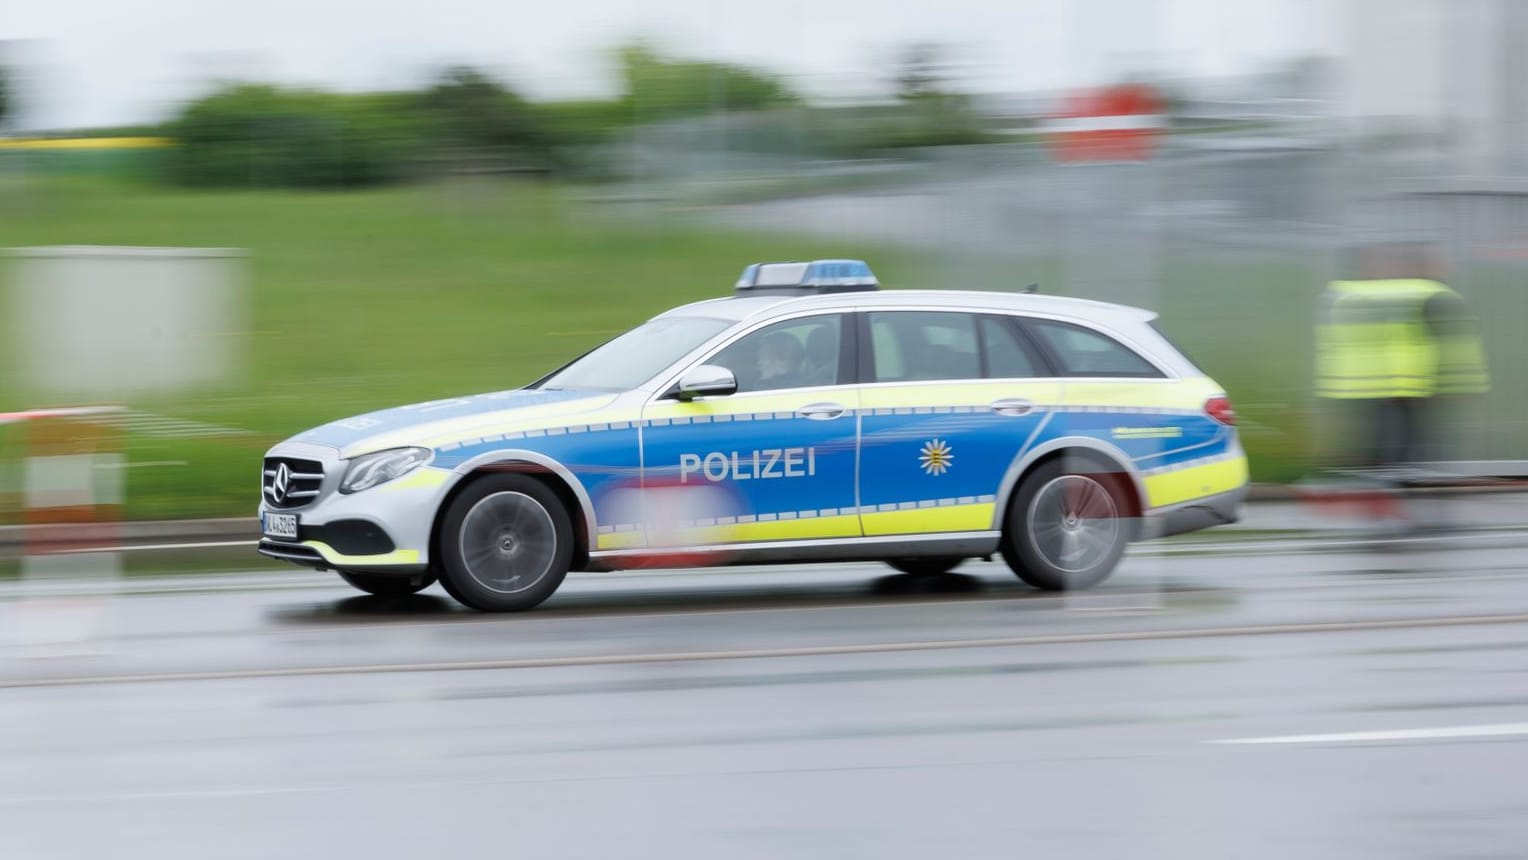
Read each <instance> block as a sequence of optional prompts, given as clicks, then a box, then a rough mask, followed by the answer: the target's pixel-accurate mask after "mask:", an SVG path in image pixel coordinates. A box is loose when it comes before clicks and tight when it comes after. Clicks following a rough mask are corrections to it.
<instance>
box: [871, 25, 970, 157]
mask: <svg viewBox="0 0 1528 860" xmlns="http://www.w3.org/2000/svg"><path fill="white" fill-rule="evenodd" d="M947 54H948V50H947V49H946V48H945V47H944V46H942V45H939V44H936V43H933V42H914V43H912V44H910V45H907V46H906V47H904V48H903V49H902V50H901V51H900V52H899V53H898V55H897V57H896V68H895V71H894V72H893V74H892V84H893V87H894V90H895V92H896V96H897V102H898V105H899V108H898V110H897V111H896V112H895V113H894V114H893V115H892V116H891V117H889V118H887V119H885V120H883V121H882V122H879V123H876V124H874V125H873V126H871V127H870V128H868V129H867V131H870V132H873V133H874V134H876V135H878V136H879V137H880V143H879V147H880V148H899V147H926V146H953V145H961V144H972V143H983V142H985V141H986V140H988V135H987V132H986V131H985V126H986V123H985V122H984V120H983V119H982V117H981V115H980V114H979V113H978V112H977V110H976V107H975V105H974V104H973V101H972V99H971V97H970V96H969V95H967V94H965V93H963V92H960V91H959V90H958V89H957V88H956V87H955V85H954V81H953V75H952V74H951V64H950V63H949V61H948V60H947V59H946V57H947Z"/></svg>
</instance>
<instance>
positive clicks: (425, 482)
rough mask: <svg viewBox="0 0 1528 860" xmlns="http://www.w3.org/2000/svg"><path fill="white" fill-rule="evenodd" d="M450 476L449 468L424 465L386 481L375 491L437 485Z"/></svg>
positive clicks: (416, 488)
mask: <svg viewBox="0 0 1528 860" xmlns="http://www.w3.org/2000/svg"><path fill="white" fill-rule="evenodd" d="M450 477H451V470H450V469H437V468H435V467H434V466H425V467H424V468H422V469H415V470H414V471H412V472H410V473H408V474H407V475H404V476H403V477H401V478H399V479H397V480H396V481H388V482H387V483H385V484H382V485H381V486H379V487H377V490H376V491H377V492H379V493H383V492H388V493H391V492H397V491H398V490H418V489H422V488H428V487H438V486H440V485H441V484H444V483H445V482H446V481H447V480H449V479H450Z"/></svg>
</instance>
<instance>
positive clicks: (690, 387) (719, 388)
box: [675, 364, 737, 400]
mask: <svg viewBox="0 0 1528 860" xmlns="http://www.w3.org/2000/svg"><path fill="white" fill-rule="evenodd" d="M736 392H737V377H736V376H734V375H732V371H730V370H728V369H727V368H725V367H718V366H717V365H714V364H702V365H700V366H699V367H696V368H692V369H691V370H690V372H689V373H686V374H685V375H684V376H682V377H680V378H679V390H678V391H677V392H676V393H675V396H677V397H678V398H679V399H680V400H694V399H695V398H697V397H726V396H727V395H729V394H734V393H736Z"/></svg>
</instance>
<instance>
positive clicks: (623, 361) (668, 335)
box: [537, 317, 734, 391]
mask: <svg viewBox="0 0 1528 860" xmlns="http://www.w3.org/2000/svg"><path fill="white" fill-rule="evenodd" d="M733 324H734V323H733V322H732V321H731V320H719V319H711V318H709V317H663V318H660V319H655V320H651V321H650V322H647V323H644V324H642V325H639V326H637V327H636V328H634V329H632V330H631V331H629V332H626V333H625V334H623V335H620V336H619V337H616V338H615V339H613V340H610V341H607V342H606V343H605V344H603V345H601V346H599V347H596V348H595V349H593V350H592V351H590V352H589V353H588V354H587V355H585V356H583V357H582V358H580V359H578V360H577V361H574V362H573V363H572V364H569V365H568V366H567V367H564V368H563V369H562V370H559V371H557V372H556V373H554V374H552V375H551V376H549V377H547V378H546V379H544V380H542V381H541V384H540V385H538V386H537V387H538V388H543V389H549V390H555V389H561V388H571V389H591V390H595V391H630V390H631V389H633V388H636V387H637V386H639V385H641V384H642V383H644V382H647V381H648V380H650V379H652V378H653V377H654V376H657V375H658V374H659V373H662V372H663V370H664V369H665V368H667V367H668V366H669V365H671V364H673V363H674V362H676V361H678V360H679V359H681V358H683V357H684V356H685V353H688V352H690V351H691V350H693V349H695V348H696V347H698V346H700V345H701V344H703V343H705V342H706V341H708V340H710V339H711V338H713V337H715V336H717V335H718V334H721V333H722V331H724V330H725V329H726V328H727V327H728V326H730V325H733Z"/></svg>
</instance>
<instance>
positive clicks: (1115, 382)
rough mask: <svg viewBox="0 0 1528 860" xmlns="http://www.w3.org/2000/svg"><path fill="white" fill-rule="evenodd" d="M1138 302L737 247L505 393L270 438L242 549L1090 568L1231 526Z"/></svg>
mask: <svg viewBox="0 0 1528 860" xmlns="http://www.w3.org/2000/svg"><path fill="white" fill-rule="evenodd" d="M1153 318H1154V315H1153V314H1152V313H1151V312H1149V311H1145V310H1140V309H1137V308H1131V307H1124V306H1119V305H1112V304H1104V303H1100V302H1093V301H1085V300H1080V299H1069V298H1059V297H1051V296H1041V295H1029V294H1016V293H997V292H953V291H937V292H926V291H911V290H897V291H880V290H879V285H878V284H877V282H876V279H875V277H874V275H873V274H872V273H871V271H870V268H869V266H867V265H866V264H865V263H863V262H861V261H855V260H819V261H815V262H809V263H766V264H754V265H751V266H749V267H747V268H746V269H745V270H744V272H743V275H742V278H741V279H740V280H739V281H738V283H737V286H736V289H735V291H734V294H733V295H732V296H729V297H726V298H720V299H713V300H709V301H702V302H698V303H695V304H690V305H685V306H683V307H680V308H676V309H674V310H671V311H669V312H667V313H664V314H661V315H659V316H657V317H655V318H653V319H651V320H649V321H647V322H646V323H643V324H642V325H639V326H637V327H636V328H634V329H632V330H630V331H628V332H626V333H625V334H622V335H620V336H618V337H616V338H614V339H613V340H610V341H609V342H607V343H605V344H604V345H602V346H600V347H598V348H596V349H594V350H592V351H590V352H588V353H586V354H585V355H583V356H581V357H579V358H577V359H575V360H574V361H572V362H570V363H568V364H567V365H565V366H563V367H562V368H559V369H558V370H556V371H554V372H552V373H550V374H548V375H546V376H545V377H543V378H541V379H539V380H537V381H535V382H533V383H531V384H530V385H527V386H525V387H524V388H519V389H515V390H511V391H500V392H494V393H491V394H480V395H476V396H470V397H459V398H451V399H446V400H436V401H432V402H428V403H418V404H414V405H411V406H402V407H398V408H396V409H387V410H383V411H380V412H374V413H371V414H367V415H361V416H358V417H355V418H347V419H344V420H341V421H336V422H334V423H331V424H326V425H324V426H322V427H318V428H316V429H313V430H309V431H307V432H305V433H301V434H299V435H297V436H294V437H293V438H291V439H289V440H287V441H285V442H282V443H281V444H279V445H277V446H275V447H274V448H272V449H271V450H270V451H269V453H268V454H267V455H266V457H265V461H264V478H263V487H262V499H261V504H260V521H261V528H262V531H263V539H262V540H261V541H260V544H259V551H260V552H261V553H262V554H264V555H266V556H270V557H272V558H277V559H285V560H288V561H292V562H296V563H298V564H301V565H306V566H309V567H314V568H318V569H320V570H333V571H336V572H338V573H339V574H340V576H342V577H344V579H345V580H346V581H347V582H349V583H350V584H351V585H353V586H355V587H356V588H359V589H361V590H362V591H366V592H370V593H373V594H383V595H401V594H408V593H412V592H415V591H418V590H419V589H422V588H424V587H426V586H428V585H430V584H431V583H432V582H434V581H436V580H437V579H438V580H439V581H440V583H441V584H442V586H444V587H445V589H446V590H447V591H448V592H449V593H450V594H451V595H452V596H453V597H455V598H456V599H457V600H459V601H460V602H462V603H464V604H466V605H467V606H470V607H473V608H475V609H479V610H485V611H513V610H524V609H529V608H531V607H533V606H536V605H537V604H539V603H541V602H542V601H543V600H545V599H546V598H547V597H549V596H551V594H552V593H553V592H554V591H556V590H557V587H558V585H559V584H561V583H562V581H563V578H564V576H565V575H566V574H567V573H568V571H570V570H591V569H607V570H608V569H615V568H621V567H629V566H636V565H643V564H675V563H681V562H682V563H689V564H727V563H741V562H749V563H755V562H757V563H763V562H806V561H829V560H861V561H863V560H882V561H886V562H889V563H890V564H891V565H892V566H893V567H895V568H897V569H899V570H903V571H907V572H912V573H919V574H936V573H942V572H944V571H948V570H950V569H952V568H954V567H955V566H956V565H958V564H960V563H961V562H962V561H963V560H965V559H968V558H973V557H985V556H990V555H992V554H994V553H1000V554H1001V555H1002V557H1003V558H1004V560H1005V561H1006V562H1007V563H1008V565H1009V566H1010V567H1012V569H1013V571H1014V572H1015V573H1016V574H1017V575H1018V576H1019V577H1020V578H1021V579H1022V580H1024V581H1025V582H1027V583H1029V584H1031V585H1033V586H1036V587H1039V588H1043V589H1075V588H1086V587H1089V586H1092V585H1094V584H1096V583H1098V582H1099V581H1101V580H1103V579H1104V578H1105V577H1107V576H1108V575H1109V574H1110V573H1111V572H1112V571H1113V569H1114V568H1115V566H1116V565H1117V563H1118V562H1119V560H1120V557H1121V555H1122V553H1123V552H1124V550H1125V546H1126V544H1127V543H1128V542H1129V541H1131V540H1140V539H1145V538H1150V537H1156V536H1162V535H1167V534H1174V533H1178V532H1183V531H1188V530H1193V529H1199V528H1204V527H1207V526H1211V525H1215V524H1219V523H1225V522H1231V521H1234V520H1235V519H1236V518H1237V517H1238V513H1239V510H1240V506H1241V503H1242V500H1243V497H1244V495H1245V493H1246V487H1247V463H1246V458H1245V456H1244V455H1243V453H1242V448H1241V445H1240V443H1239V441H1238V439H1237V433H1236V428H1235V414H1234V412H1233V411H1232V409H1231V404H1230V401H1229V400H1228V399H1227V398H1226V395H1225V392H1224V391H1223V390H1222V389H1221V387H1220V386H1219V385H1217V384H1216V383H1215V382H1214V380H1212V379H1210V378H1209V377H1207V376H1205V374H1204V373H1203V372H1201V371H1200V370H1199V369H1197V368H1196V367H1195V366H1194V365H1193V364H1192V363H1191V362H1190V361H1189V360H1188V359H1187V358H1185V357H1184V356H1183V355H1182V354H1181V353H1179V352H1178V350H1176V349H1174V348H1173V347H1172V346H1171V345H1170V344H1169V343H1168V341H1167V340H1166V339H1165V338H1164V337H1163V336H1162V335H1161V334H1159V333H1158V331H1157V330H1156V329H1155V328H1154V327H1153V325H1152V320H1153Z"/></svg>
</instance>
